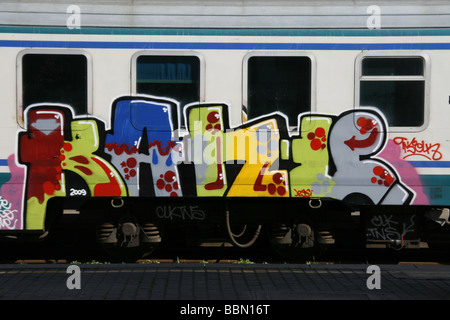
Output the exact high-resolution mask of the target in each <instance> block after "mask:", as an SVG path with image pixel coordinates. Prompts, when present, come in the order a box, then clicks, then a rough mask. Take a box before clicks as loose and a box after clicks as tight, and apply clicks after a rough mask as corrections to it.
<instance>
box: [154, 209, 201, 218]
mask: <svg viewBox="0 0 450 320" xmlns="http://www.w3.org/2000/svg"><path fill="white" fill-rule="evenodd" d="M156 215H157V216H158V218H161V219H169V220H176V219H181V220H200V221H202V220H205V218H206V214H205V212H204V211H203V210H200V209H198V206H159V207H156Z"/></svg>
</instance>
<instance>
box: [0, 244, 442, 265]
mask: <svg viewBox="0 0 450 320" xmlns="http://www.w3.org/2000/svg"><path fill="white" fill-rule="evenodd" d="M0 248H1V252H2V253H1V256H0V263H1V264H7V263H73V262H80V263H268V264H271V263H274V264H275V263H276V264H280V263H281V264H284V263H310V264H316V263H320V264H408V263H416V264H417V263H420V264H450V250H445V249H414V250H413V249H410V250H407V249H405V250H398V251H396V250H393V249H365V248H348V247H346V248H340V247H333V248H330V249H328V250H327V251H326V252H325V253H324V254H322V255H321V256H313V257H311V258H309V259H306V260H304V259H297V260H292V259H291V260H289V259H286V258H283V257H281V256H280V255H279V254H277V253H276V252H275V251H274V250H273V249H272V248H271V247H270V246H266V245H265V244H262V245H259V246H256V247H255V248H250V249H240V248H235V247H231V246H227V245H220V244H216V246H206V247H205V246H203V247H200V246H199V247H193V246H182V245H179V244H167V245H161V246H160V247H159V248H158V249H157V250H156V251H155V252H154V253H153V254H152V255H150V256H149V257H147V258H144V259H136V260H124V259H120V258H112V257H111V256H109V255H108V254H106V253H105V252H104V251H103V250H102V249H101V248H100V247H99V246H97V245H96V244H95V242H94V243H76V244H64V243H55V242H40V243H2V244H0Z"/></svg>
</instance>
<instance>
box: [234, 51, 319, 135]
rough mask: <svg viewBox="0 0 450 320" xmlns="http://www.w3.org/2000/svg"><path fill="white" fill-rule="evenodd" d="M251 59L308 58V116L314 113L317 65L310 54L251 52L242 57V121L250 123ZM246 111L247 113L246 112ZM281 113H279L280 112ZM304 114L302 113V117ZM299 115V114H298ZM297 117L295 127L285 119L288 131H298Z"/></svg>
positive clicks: (296, 52) (298, 118)
mask: <svg viewBox="0 0 450 320" xmlns="http://www.w3.org/2000/svg"><path fill="white" fill-rule="evenodd" d="M253 57H300V58H301V57H306V58H309V59H310V61H311V93H310V98H311V106H310V111H309V113H310V114H313V113H315V112H316V107H317V106H316V103H317V100H316V90H317V86H316V79H317V65H316V58H315V56H314V55H313V54H312V53H310V52H305V51H302V52H298V51H252V52H249V53H247V54H246V55H245V56H244V59H243V66H242V68H243V72H242V121H243V122H245V121H250V120H251V119H248V109H249V108H248V61H249V60H250V58H253ZM245 109H247V112H246V110H245ZM276 111H277V110H274V111H273V112H276ZM280 112H281V111H280ZM304 114H305V113H303V115H304ZM299 115H300V114H299ZM299 115H297V125H296V126H290V125H289V119H287V122H288V123H287V125H288V128H289V131H300V128H299V125H300V123H299V120H300V117H299Z"/></svg>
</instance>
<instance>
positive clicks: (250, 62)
mask: <svg viewBox="0 0 450 320" xmlns="http://www.w3.org/2000/svg"><path fill="white" fill-rule="evenodd" d="M246 66H247V68H246V69H247V70H246V71H247V79H246V83H245V84H244V85H246V86H247V87H246V90H245V89H244V94H246V95H247V96H246V97H244V107H246V108H247V110H246V111H247V117H248V118H249V119H252V118H256V117H258V116H261V115H265V114H268V113H271V112H274V111H280V112H281V113H283V114H285V115H286V116H287V117H288V119H289V126H290V127H296V126H297V125H298V123H297V121H298V115H299V114H301V113H304V112H310V111H311V107H312V105H313V102H312V99H313V96H312V76H313V71H312V68H313V62H312V59H311V58H310V57H308V56H296V55H261V54H258V55H250V56H249V57H248V59H247V61H246ZM244 82H245V79H244Z"/></svg>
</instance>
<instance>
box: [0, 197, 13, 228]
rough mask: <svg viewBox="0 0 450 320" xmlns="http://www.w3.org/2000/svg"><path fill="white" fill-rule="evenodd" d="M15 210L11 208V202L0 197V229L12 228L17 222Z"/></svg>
mask: <svg viewBox="0 0 450 320" xmlns="http://www.w3.org/2000/svg"><path fill="white" fill-rule="evenodd" d="M16 214H17V210H11V203H9V202H8V200H6V199H3V198H2V197H0V229H5V228H6V229H10V230H14V229H15V227H16V223H17V218H16Z"/></svg>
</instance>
